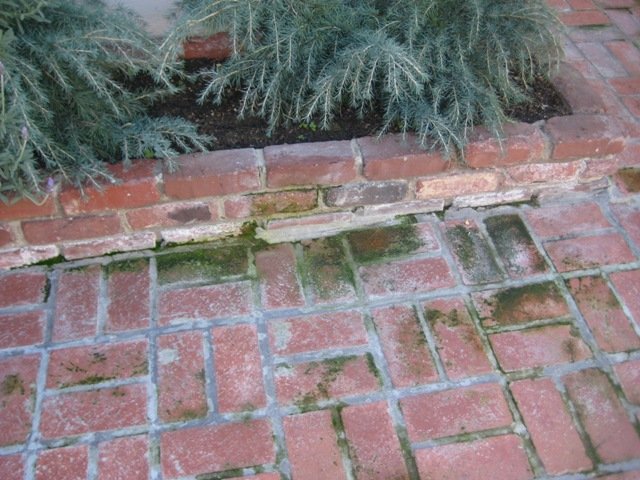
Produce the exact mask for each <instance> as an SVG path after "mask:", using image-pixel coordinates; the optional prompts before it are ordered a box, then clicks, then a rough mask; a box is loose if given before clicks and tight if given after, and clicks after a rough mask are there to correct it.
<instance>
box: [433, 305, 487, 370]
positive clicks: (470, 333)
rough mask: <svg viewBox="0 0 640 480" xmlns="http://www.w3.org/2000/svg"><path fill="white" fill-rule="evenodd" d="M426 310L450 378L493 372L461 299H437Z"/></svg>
mask: <svg viewBox="0 0 640 480" xmlns="http://www.w3.org/2000/svg"><path fill="white" fill-rule="evenodd" d="M424 308H425V318H426V320H427V322H428V323H429V325H430V326H431V330H432V331H433V334H434V336H435V339H436V348H437V350H438V353H439V355H440V358H441V359H442V364H443V365H444V369H445V371H446V373H447V376H448V377H449V378H451V379H460V378H464V377H469V376H473V375H481V374H483V373H490V372H491V370H492V367H491V363H489V359H488V358H487V354H486V353H485V351H484V349H483V348H482V342H481V341H480V336H479V335H478V332H477V331H476V329H475V327H474V326H473V322H472V321H471V317H470V316H469V312H468V311H467V307H466V306H465V304H464V302H463V301H462V300H459V299H455V300H434V301H432V302H429V303H427V304H425V306H424Z"/></svg>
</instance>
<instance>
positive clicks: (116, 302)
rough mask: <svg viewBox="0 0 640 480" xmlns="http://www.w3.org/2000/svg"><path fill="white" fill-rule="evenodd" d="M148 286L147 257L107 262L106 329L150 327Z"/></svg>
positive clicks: (149, 286) (109, 330)
mask: <svg viewBox="0 0 640 480" xmlns="http://www.w3.org/2000/svg"><path fill="white" fill-rule="evenodd" d="M150 289H151V278H150V276H149V262H148V260H145V259H141V260H130V261H126V262H119V263H112V264H110V265H108V266H107V292H108V295H109V303H108V306H107V318H106V321H105V330H106V331H107V332H121V331H125V330H137V329H142V328H149V325H150V321H151V312H150V308H151V304H150Z"/></svg>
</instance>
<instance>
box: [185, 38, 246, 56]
mask: <svg viewBox="0 0 640 480" xmlns="http://www.w3.org/2000/svg"><path fill="white" fill-rule="evenodd" d="M232 51H233V45H232V42H231V38H230V37H229V34H228V33H227V32H218V33H214V34H213V35H210V36H208V37H190V38H189V39H188V40H187V41H186V42H184V45H183V51H182V57H183V58H184V59H185V60H193V59H197V58H206V59H209V60H215V61H221V60H226V59H227V58H228V57H230V56H231V53H232Z"/></svg>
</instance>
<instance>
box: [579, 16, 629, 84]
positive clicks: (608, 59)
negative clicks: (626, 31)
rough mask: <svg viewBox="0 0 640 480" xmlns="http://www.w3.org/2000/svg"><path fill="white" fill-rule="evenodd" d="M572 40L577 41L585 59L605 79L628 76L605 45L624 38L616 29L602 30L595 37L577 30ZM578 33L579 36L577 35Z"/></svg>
mask: <svg viewBox="0 0 640 480" xmlns="http://www.w3.org/2000/svg"><path fill="white" fill-rule="evenodd" d="M572 33H574V35H572V38H573V39H574V40H575V41H576V46H577V47H578V49H580V51H581V52H582V53H583V54H584V56H585V58H586V59H587V60H589V62H591V64H593V65H594V66H595V67H596V69H597V71H598V73H600V75H602V76H603V77H605V78H612V77H619V76H624V75H626V73H627V72H626V70H625V69H624V67H623V66H622V64H621V63H620V62H618V60H617V59H616V58H615V57H614V56H613V55H611V53H610V52H609V51H608V50H607V48H606V47H605V46H604V45H603V44H604V42H605V41H608V40H619V39H621V38H624V36H623V35H620V31H619V30H618V29H617V28H615V27H612V28H609V29H605V28H603V29H600V30H599V31H598V32H597V33H596V34H595V35H588V34H586V32H582V35H580V31H579V30H575V31H574V32H572ZM575 33H577V34H578V35H575Z"/></svg>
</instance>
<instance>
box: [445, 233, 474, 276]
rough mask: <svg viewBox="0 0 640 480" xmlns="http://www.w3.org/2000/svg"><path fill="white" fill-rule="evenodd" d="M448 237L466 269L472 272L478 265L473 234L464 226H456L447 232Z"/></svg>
mask: <svg viewBox="0 0 640 480" xmlns="http://www.w3.org/2000/svg"><path fill="white" fill-rule="evenodd" d="M447 237H448V238H449V241H450V242H451V243H452V245H453V249H454V252H455V254H456V256H457V257H458V259H459V260H460V263H462V266H463V267H464V269H465V270H471V269H472V268H473V266H474V265H475V263H476V252H475V248H474V241H473V238H472V236H471V232H470V231H469V230H467V229H466V228H465V227H464V226H463V225H456V226H455V227H453V228H450V229H448V230H447Z"/></svg>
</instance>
